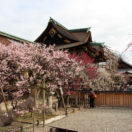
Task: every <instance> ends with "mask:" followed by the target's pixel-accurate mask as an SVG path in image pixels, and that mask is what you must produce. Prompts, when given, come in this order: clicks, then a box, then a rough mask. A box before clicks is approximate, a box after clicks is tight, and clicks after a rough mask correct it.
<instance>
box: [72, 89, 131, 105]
mask: <svg viewBox="0 0 132 132" xmlns="http://www.w3.org/2000/svg"><path fill="white" fill-rule="evenodd" d="M96 94H97V98H96V99H95V105H96V106H108V107H109V106H110V107H132V92H120V91H119V92H113V91H112V92H96ZM88 95H89V93H88V92H86V91H85V92H84V91H83V92H82V91H76V92H75V93H74V94H73V95H71V97H70V104H71V106H83V107H88V106H89V98H88Z"/></svg>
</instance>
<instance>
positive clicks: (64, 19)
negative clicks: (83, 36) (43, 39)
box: [0, 0, 132, 52]
mask: <svg viewBox="0 0 132 132" xmlns="http://www.w3.org/2000/svg"><path fill="white" fill-rule="evenodd" d="M50 17H52V18H54V19H55V20H57V21H58V22H60V23H61V24H62V25H64V26H65V27H66V28H68V29H74V28H86V27H91V32H92V37H93V40H94V41H97V42H105V45H107V46H109V47H111V49H113V50H117V51H119V52H122V51H123V50H124V49H125V48H126V47H127V44H128V43H129V42H130V41H132V0H1V7H0V31H4V32H7V33H9V34H12V35H16V36H18V37H22V38H24V39H28V40H31V41H34V40H35V39H36V38H37V37H38V36H39V35H40V34H41V33H42V31H43V30H44V29H45V28H46V26H47V24H48V21H49V18H50Z"/></svg>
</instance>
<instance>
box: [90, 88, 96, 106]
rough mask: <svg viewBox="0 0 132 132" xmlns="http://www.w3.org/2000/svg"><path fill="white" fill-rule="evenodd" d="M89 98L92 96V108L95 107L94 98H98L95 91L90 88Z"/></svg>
mask: <svg viewBox="0 0 132 132" xmlns="http://www.w3.org/2000/svg"><path fill="white" fill-rule="evenodd" d="M89 98H90V108H94V100H95V98H96V94H95V92H94V91H93V90H92V88H90V90H89Z"/></svg>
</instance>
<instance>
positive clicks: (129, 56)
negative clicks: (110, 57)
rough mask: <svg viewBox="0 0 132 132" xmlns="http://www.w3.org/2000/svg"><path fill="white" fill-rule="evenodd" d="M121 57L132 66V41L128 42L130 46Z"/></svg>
mask: <svg viewBox="0 0 132 132" xmlns="http://www.w3.org/2000/svg"><path fill="white" fill-rule="evenodd" d="M121 59H122V60H123V61H124V62H125V63H127V64H128V65H130V66H132V42H131V43H129V44H128V47H127V48H126V50H125V51H124V52H123V53H122V55H121Z"/></svg>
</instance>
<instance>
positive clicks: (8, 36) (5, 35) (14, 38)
mask: <svg viewBox="0 0 132 132" xmlns="http://www.w3.org/2000/svg"><path fill="white" fill-rule="evenodd" d="M0 35H1V36H4V37H7V38H10V39H13V40H16V41H19V42H25V43H34V42H31V41H29V40H26V39H22V38H19V37H17V36H14V35H11V34H8V33H5V32H2V31H0Z"/></svg>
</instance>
